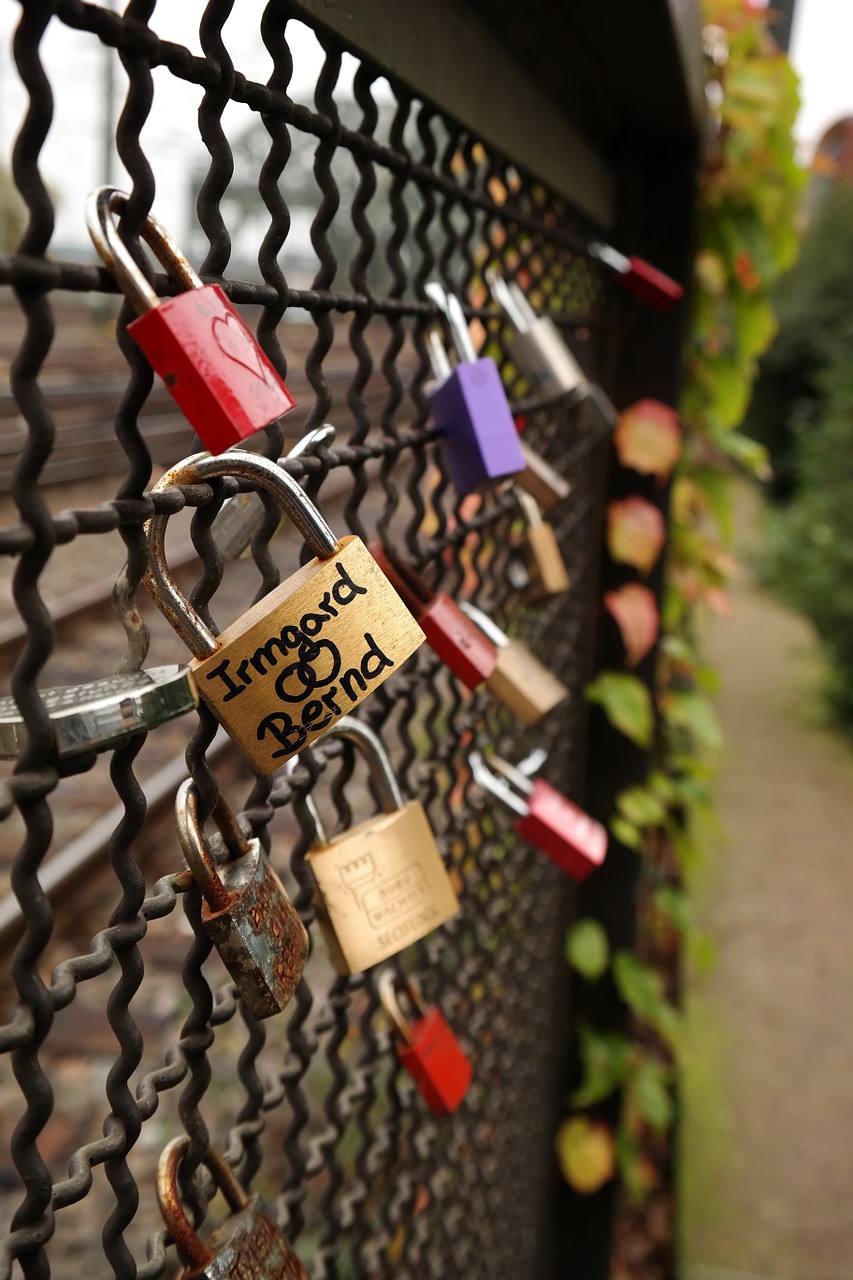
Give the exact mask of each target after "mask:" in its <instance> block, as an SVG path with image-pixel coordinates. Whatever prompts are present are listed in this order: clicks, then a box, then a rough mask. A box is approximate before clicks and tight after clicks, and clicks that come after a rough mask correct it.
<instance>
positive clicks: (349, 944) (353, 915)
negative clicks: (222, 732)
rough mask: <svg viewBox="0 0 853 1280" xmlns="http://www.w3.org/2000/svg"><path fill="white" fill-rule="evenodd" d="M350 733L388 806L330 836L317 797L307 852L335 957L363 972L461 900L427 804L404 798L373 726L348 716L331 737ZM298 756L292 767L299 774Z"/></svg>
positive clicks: (340, 965)
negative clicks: (364, 757) (436, 840)
mask: <svg viewBox="0 0 853 1280" xmlns="http://www.w3.org/2000/svg"><path fill="white" fill-rule="evenodd" d="M332 737H341V738H345V739H346V740H347V741H349V742H351V743H352V744H353V745H354V746H355V747H357V748H358V749H359V750H360V751H361V752H362V753H363V754H364V755H365V756H366V758H367V762H368V767H369V769H370V776H371V779H372V781H373V784H374V786H375V788H376V791H377V793H378V795H379V797H380V801H381V804H382V808H383V812H382V813H380V814H377V815H376V817H373V818H369V819H368V820H367V821H366V822H360V823H358V824H357V825H356V826H354V827H351V828H350V829H349V830H348V831H342V832H341V833H340V834H339V835H336V836H333V837H331V838H329V837H328V836H327V835H326V832H325V830H324V828H323V823H322V821H321V818H320V814H319V813H318V811H317V806H316V804H315V803H314V801H313V798H312V797H311V796H310V795H309V796H306V805H307V808H308V812H309V813H310V815H311V820H312V822H313V824H314V830H315V835H316V838H315V840H314V842H313V843H312V845H311V849H310V850H309V852H308V854H307V859H308V862H309V864H310V867H311V870H312V872H313V873H314V879H315V881H316V882H317V891H318V897H317V901H316V906H317V916H318V919H319V922H320V927H321V929H322V930H323V935H324V937H325V939H326V943H327V945H328V947H329V952H330V954H331V958H332V963H333V964H334V966H335V968H336V969H337V971H338V972H339V973H341V974H347V973H361V972H362V970H364V969H369V968H370V967H371V965H374V964H378V963H379V961H380V960H387V959H388V957H389V956H393V955H396V954H397V952H398V951H402V950H403V948H404V947H407V946H408V945H409V944H410V943H411V942H416V941H417V940H418V939H419V938H423V937H426V935H427V934H428V933H432V931H433V929H436V928H438V926H439V925H440V924H444V922H445V920H449V919H450V917H451V916H453V915H455V914H456V912H457V911H458V910H459V902H458V899H457V897H456V893H455V892H454V889H453V885H452V883H451V881H450V877H449V875H448V874H447V870H446V869H445V866H444V861H443V859H442V857H441V854H440V852H439V849H438V845H437V844H436V842H435V836H434V835H433V834H432V829H431V828H430V825H429V820H428V818H427V816H426V813H425V812H424V808H423V805H422V804H421V803H420V802H419V801H417V800H409V801H408V802H406V801H404V800H403V796H402V793H401V791H400V787H399V785H398V782H397V779H396V777H395V775H394V769H393V767H392V765H391V761H390V760H389V759H388V756H387V755H386V753H385V748H384V747H383V745H382V741H381V739H380V738H379V736H378V735H377V734H375V733H374V732H373V730H372V729H370V728H368V726H367V725H365V724H363V723H362V722H361V721H360V720H356V719H355V718H354V717H353V716H345V717H344V718H343V719H342V720H339V721H338V722H337V724H336V725H335V726H334V728H332V729H330V730H329V732H328V733H327V734H326V736H325V738H324V742H325V741H328V739H329V738H332ZM295 767H296V761H295V760H294V761H292V762H291V764H290V765H289V766H288V772H289V773H292V772H293V769H294V768H295Z"/></svg>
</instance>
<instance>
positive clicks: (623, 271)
mask: <svg viewBox="0 0 853 1280" xmlns="http://www.w3.org/2000/svg"><path fill="white" fill-rule="evenodd" d="M587 248H588V249H589V253H590V256H591V257H593V258H597V259H598V261H599V262H603V263H604V265H605V266H606V267H610V269H611V271H618V273H619V275H620V276H626V275H628V274H629V273H630V270H631V259H630V258H627V257H626V256H625V254H624V253H620V252H619V250H618V249H614V248H613V245H612V244H604V242H603V241H601V240H593V242H592V243H591V244H589V245H587Z"/></svg>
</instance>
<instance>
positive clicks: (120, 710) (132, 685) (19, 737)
mask: <svg viewBox="0 0 853 1280" xmlns="http://www.w3.org/2000/svg"><path fill="white" fill-rule="evenodd" d="M40 696H41V700H42V702H43V703H44V706H45V709H46V711H47V714H48V716H49V717H50V720H51V724H52V725H53V730H54V733H55V734H56V751H57V755H59V756H60V757H62V758H65V757H66V756H76V755H80V754H82V753H83V752H86V751H104V750H106V749H107V748H113V747H118V746H121V745H122V743H124V742H127V741H128V740H129V739H130V738H132V737H133V735H134V734H136V733H145V732H146V731H147V730H149V729H156V728H157V727H158V725H161V724H164V723H165V722H166V721H167V720H173V719H174V718H175V716H180V715H183V714H184V712H186V711H192V709H193V707H195V706H196V705H197V699H196V695H195V691H194V688H193V684H192V681H191V680H190V677H189V671H188V669H187V668H186V667H182V666H177V665H172V666H168V667H152V668H151V669H150V670H149V671H127V672H124V673H122V674H120V675H114V676H106V677H104V678H103V679H101V680H91V681H89V682H88V683H87V684H76V685H67V686H64V687H61V688H57V689H42V690H41V691H40ZM26 741H27V731H26V727H25V725H24V719H23V716H22V715H21V712H20V710H19V708H18V704H17V703H16V702H15V700H14V698H12V697H11V696H9V697H5V698H0V759H3V760H15V759H17V757H18V756H19V755H20V754H21V752H22V751H23V750H24V747H25V745H26Z"/></svg>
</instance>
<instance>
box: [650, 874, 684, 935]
mask: <svg viewBox="0 0 853 1280" xmlns="http://www.w3.org/2000/svg"><path fill="white" fill-rule="evenodd" d="M655 905H656V906H657V907H658V908H659V910H661V911H662V912H663V913H664V915H665V916H667V918H668V919H669V920H671V921H672V923H673V924H674V925H675V928H676V929H677V930H678V931H679V933H682V934H686V933H687V932H688V930H689V929H690V902H689V900H688V897H687V894H686V893H685V892H684V890H683V889H676V888H675V887H674V886H673V885H668V884H666V885H662V886H661V888H660V889H658V890H657V891H656V892H655Z"/></svg>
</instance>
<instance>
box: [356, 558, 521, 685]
mask: <svg viewBox="0 0 853 1280" xmlns="http://www.w3.org/2000/svg"><path fill="white" fill-rule="evenodd" d="M369 550H370V553H371V555H372V556H373V558H374V559H375V560H376V563H377V564H378V565H379V567H380V569H381V570H382V572H383V573H384V574H385V575H386V577H387V578H388V580H389V582H390V583H391V585H392V586H393V587H394V590H395V591H396V592H397V594H398V595H399V597H400V599H401V600H402V601H403V602H404V603H405V604H406V605H408V607H409V609H410V610H411V612H412V613H413V614H414V616H415V617H416V618H417V620H418V626H419V627H420V628H421V630H422V631H423V633H424V635H425V636H426V639H427V644H428V645H429V646H430V648H431V649H433V650H434V651H435V652H436V653H437V654H438V656H439V658H441V660H442V662H445V663H447V665H448V667H449V668H450V670H451V671H452V672H453V674H454V675H455V676H457V677H458V679H460V680H461V681H462V683H463V684H465V685H467V686H468V688H469V689H476V688H477V687H478V686H479V685H481V684H482V683H483V681H484V680H487V679H488V678H489V676H490V675H491V674H492V672H493V671H494V669H495V667H496V666H497V661H498V653H497V649H496V648H495V646H494V645H493V644H492V643H491V641H490V640H488V639H487V638H486V636H485V635H484V634H483V632H482V631H481V630H480V628H479V627H478V626H477V624H476V623H475V622H472V621H471V619H470V618H469V617H468V616H467V615H466V614H464V613H463V612H462V610H461V609H460V608H459V605H458V604H457V603H456V601H455V600H452V599H451V598H450V596H448V595H446V594H445V593H444V592H443V591H431V590H430V588H429V587H428V586H427V584H426V583H425V582H424V580H423V578H421V577H420V575H419V574H417V573H415V571H414V569H412V568H411V566H410V565H408V564H406V563H405V561H404V560H401V559H400V557H399V556H392V554H391V552H389V551H388V550H386V548H385V547H383V546H382V544H381V543H380V542H372V543H371V544H370V548H369Z"/></svg>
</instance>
